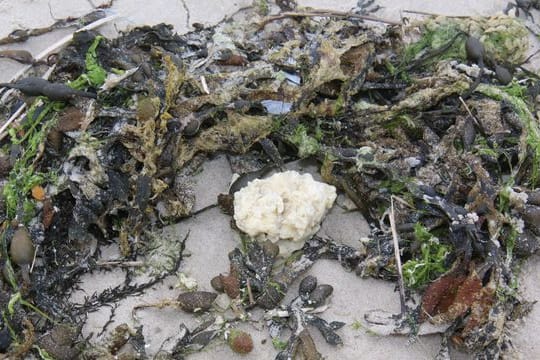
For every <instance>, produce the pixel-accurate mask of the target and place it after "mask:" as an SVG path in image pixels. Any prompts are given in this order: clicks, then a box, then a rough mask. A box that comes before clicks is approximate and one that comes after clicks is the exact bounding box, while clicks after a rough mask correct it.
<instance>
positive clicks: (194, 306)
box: [177, 291, 217, 313]
mask: <svg viewBox="0 0 540 360" xmlns="http://www.w3.org/2000/svg"><path fill="white" fill-rule="evenodd" d="M216 297H217V294H216V293H213V292H208V291H192V292H186V293H182V294H180V295H178V298H177V301H178V305H179V306H180V308H181V309H182V310H184V311H186V312H190V313H193V312H199V311H206V310H208V309H210V307H212V303H213V302H214V300H216Z"/></svg>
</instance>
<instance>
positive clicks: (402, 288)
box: [389, 195, 407, 314]
mask: <svg viewBox="0 0 540 360" xmlns="http://www.w3.org/2000/svg"><path fill="white" fill-rule="evenodd" d="M389 218H390V228H391V229H392V240H394V255H395V257H396V267H397V271H398V284H399V300H400V302H401V313H402V314H403V313H405V312H406V311H407V305H406V304H405V284H404V283H403V271H402V269H401V257H400V254H399V241H398V233H397V230H396V221H395V217H394V196H393V195H392V196H390V217H389Z"/></svg>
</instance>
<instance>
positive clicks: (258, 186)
mask: <svg viewBox="0 0 540 360" xmlns="http://www.w3.org/2000/svg"><path fill="white" fill-rule="evenodd" d="M335 199H336V188H335V187H334V186H331V185H327V184H325V183H322V182H318V181H315V180H313V177H312V176H311V174H299V173H298V172H296V171H285V172H281V173H277V174H274V175H272V176H270V177H269V178H266V179H262V180H260V179H257V180H254V181H252V182H250V183H249V184H248V185H247V186H246V187H244V188H243V189H241V190H239V191H237V192H236V193H235V195H234V219H235V220H236V225H237V226H238V228H239V229H240V230H242V231H244V232H245V233H247V234H248V235H250V236H252V237H254V238H257V239H258V240H265V239H269V240H271V241H272V242H275V243H277V244H278V245H279V250H280V254H281V255H283V256H288V255H290V254H291V253H292V252H293V251H295V250H297V249H300V248H301V247H302V246H303V245H304V241H305V240H307V239H308V238H310V237H311V236H312V235H313V234H315V233H316V232H317V231H318V230H319V228H320V223H321V221H322V219H323V217H324V216H325V215H326V212H327V211H328V209H330V208H331V207H332V204H333V203H334V200H335Z"/></svg>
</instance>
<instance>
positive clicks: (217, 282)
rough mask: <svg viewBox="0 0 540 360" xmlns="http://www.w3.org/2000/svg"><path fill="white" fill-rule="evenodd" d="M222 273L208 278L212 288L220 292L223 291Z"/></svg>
mask: <svg viewBox="0 0 540 360" xmlns="http://www.w3.org/2000/svg"><path fill="white" fill-rule="evenodd" d="M221 278H222V275H221V274H220V275H218V276H214V277H213V278H212V280H210V285H212V288H213V289H214V290H216V291H217V292H220V293H222V292H223V281H221Z"/></svg>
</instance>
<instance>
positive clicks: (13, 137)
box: [0, 1, 540, 359]
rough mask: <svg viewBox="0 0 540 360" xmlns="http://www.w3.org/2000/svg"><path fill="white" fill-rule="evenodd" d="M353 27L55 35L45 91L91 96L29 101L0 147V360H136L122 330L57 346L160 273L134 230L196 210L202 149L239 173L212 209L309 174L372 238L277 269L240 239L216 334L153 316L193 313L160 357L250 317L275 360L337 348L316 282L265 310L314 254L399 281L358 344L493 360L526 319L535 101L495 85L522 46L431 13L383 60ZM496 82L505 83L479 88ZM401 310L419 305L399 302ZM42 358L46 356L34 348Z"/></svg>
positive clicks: (363, 30)
mask: <svg viewBox="0 0 540 360" xmlns="http://www.w3.org/2000/svg"><path fill="white" fill-rule="evenodd" d="M280 3H281V4H280V6H281V7H284V8H289V7H290V8H294V4H293V2H289V3H290V4H285V2H280ZM267 4H268V3H267V2H265V1H261V2H259V5H260V7H259V10H260V11H261V12H266V11H267V10H268V8H266V5H267ZM368 5H371V3H370V4H368ZM252 19H254V20H257V19H259V20H261V19H260V18H257V17H256V16H253V17H252ZM365 19H366V16H365V14H364V13H362V12H361V11H360V10H359V12H358V13H352V14H344V13H337V12H336V13H333V12H317V11H315V12H311V13H310V12H298V13H293V14H292V15H291V14H283V16H276V17H269V18H266V19H262V20H261V22H260V23H257V24H253V23H249V22H247V23H246V22H235V21H225V22H223V23H220V24H219V25H217V26H215V27H210V28H200V29H197V31H194V32H191V33H188V34H185V35H182V36H179V35H177V34H175V33H174V32H173V31H172V27H171V26H169V25H164V24H159V25H156V26H152V27H150V26H143V27H138V28H135V29H133V30H132V31H130V32H127V33H124V34H121V35H120V36H119V37H118V38H117V39H114V40H109V39H106V38H104V37H102V36H101V35H99V34H98V33H96V32H93V31H83V32H79V33H77V34H76V36H74V39H73V41H72V42H71V43H70V44H69V45H68V46H67V47H66V48H65V49H64V50H63V51H61V52H60V53H59V54H58V58H57V63H56V67H55V69H54V71H52V74H51V79H50V80H51V81H53V82H59V83H67V84H69V85H70V86H72V87H74V88H77V89H83V88H84V89H85V90H90V91H95V92H97V94H98V95H97V99H79V98H74V99H71V100H70V101H69V102H52V101H50V100H48V99H45V98H38V99H37V100H35V101H34V102H33V103H32V105H31V106H30V108H29V111H28V112H27V113H26V116H25V117H24V119H23V120H22V122H20V124H19V125H18V126H17V127H12V128H11V129H10V131H9V135H10V138H9V139H5V140H4V141H3V143H2V154H1V156H0V159H1V160H2V161H1V162H0V165H3V166H2V168H1V170H3V171H2V172H1V173H2V174H3V176H4V180H5V181H4V183H3V190H2V194H3V199H2V200H3V205H2V206H3V208H2V209H1V210H2V212H1V216H2V220H3V225H2V227H1V237H0V239H1V248H0V250H1V252H0V264H1V265H2V268H3V273H4V274H6V275H5V276H6V277H7V282H6V283H3V282H1V283H0V286H2V290H3V291H1V292H0V307H1V308H2V314H3V316H2V319H1V320H0V352H2V353H7V354H9V356H24V355H25V354H28V353H33V354H34V355H36V356H38V355H39V356H41V357H42V358H47V357H48V356H49V357H50V356H57V357H59V358H61V357H62V356H64V357H69V356H79V355H80V356H82V357H83V358H99V357H100V356H119V354H120V353H121V352H122V351H125V352H126V353H128V352H129V354H131V355H133V356H141V357H144V356H145V354H144V338H142V330H140V329H138V330H136V331H133V330H131V329H129V328H128V327H126V326H122V327H117V328H116V329H115V331H114V334H116V335H115V336H113V337H114V338H117V340H118V339H124V340H122V341H123V342H122V343H120V340H118V341H116V340H114V339H113V340H114V341H112V343H111V344H112V345H110V346H105V347H85V348H79V347H77V348H76V351H77V354H75V353H73V352H69V351H68V350H67V349H68V348H71V347H70V345H73V344H74V343H76V342H78V341H82V342H83V343H85V339H82V336H81V334H80V328H79V327H78V326H75V325H76V324H78V323H80V322H82V321H84V318H85V316H86V313H88V312H91V311H95V310H97V309H99V308H100V307H102V306H104V305H106V306H113V307H114V306H115V305H114V304H115V303H117V302H118V301H119V300H121V299H123V298H125V297H127V296H131V295H135V294H141V293H143V292H144V291H145V290H146V289H148V288H150V287H151V286H153V285H155V284H157V283H158V282H160V281H161V280H163V279H164V278H165V277H167V276H169V275H172V274H176V273H177V271H178V267H179V265H180V263H181V261H182V259H183V256H184V250H185V241H186V238H184V239H164V238H161V237H159V236H156V235H155V234H156V232H155V230H158V229H160V228H162V227H164V226H166V225H168V224H172V223H177V222H181V221H182V219H183V218H186V217H189V216H193V215H196V214H195V213H194V212H193V208H194V203H195V196H196V194H194V193H193V190H192V187H193V186H192V183H191V182H190V178H191V176H192V175H193V174H195V173H196V172H197V170H198V168H199V166H200V165H201V163H203V162H204V160H205V159H206V157H207V156H211V155H213V154H216V153H218V152H225V153H228V154H231V155H236V156H238V157H239V158H242V157H245V158H246V159H251V160H252V162H251V164H250V166H249V167H246V170H245V171H243V174H242V176H241V177H240V178H239V180H237V181H236V182H235V183H234V184H233V186H231V190H230V193H229V194H228V195H223V196H221V197H220V205H221V206H222V207H223V208H227V211H229V212H230V211H231V208H230V196H231V195H232V194H234V192H235V191H237V190H238V189H239V188H241V187H242V186H244V185H245V184H246V183H247V182H248V181H249V180H251V179H254V178H257V177H262V176H265V175H266V174H268V173H269V172H270V171H272V170H275V169H280V168H282V167H283V166H284V163H285V162H288V161H293V160H297V159H300V158H310V159H314V160H315V161H317V162H318V164H319V165H320V173H321V176H322V179H323V180H324V181H325V182H327V183H329V184H332V185H334V186H336V187H337V188H338V189H339V190H340V191H342V192H343V193H344V194H346V195H347V196H348V197H349V198H350V199H351V200H352V201H353V202H354V204H355V205H356V207H357V208H358V210H359V211H360V212H361V213H362V215H363V216H364V217H365V218H366V219H367V220H368V222H369V223H370V225H371V228H372V233H371V234H369V236H368V237H367V238H366V239H364V240H363V242H362V244H361V245H359V246H358V248H353V247H351V246H348V245H343V244H338V243H336V242H334V241H333V240H331V239H322V238H320V237H317V236H315V237H313V238H311V239H310V240H308V241H307V242H306V244H305V245H304V247H303V248H302V249H301V250H299V251H298V252H296V253H294V254H293V255H292V257H290V258H289V259H287V260H286V261H283V260H282V259H279V255H278V251H277V250H276V248H275V245H274V246H272V244H271V243H259V242H256V241H252V239H249V237H244V238H243V239H244V241H243V244H242V246H239V247H238V248H236V249H235V250H233V251H232V252H231V253H230V254H229V260H230V268H229V273H228V274H220V275H218V276H217V277H216V278H215V279H214V280H213V282H212V286H214V288H216V290H218V291H223V292H225V294H226V295H219V296H220V297H223V296H225V297H227V296H228V297H229V298H230V299H229V300H230V303H231V308H234V311H235V317H234V319H229V320H224V319H223V318H221V317H220V316H214V313H215V311H216V310H215V309H214V301H218V296H217V294H216V293H212V292H204V291H195V292H186V293H183V294H181V295H179V297H178V298H177V299H176V300H174V301H169V302H166V301H164V302H161V303H158V304H156V305H155V306H165V305H174V304H176V305H178V306H179V307H180V308H182V309H184V310H186V311H189V312H198V311H202V310H204V312H205V313H210V314H206V315H204V316H208V318H207V319H206V321H204V322H203V323H202V324H201V325H200V326H198V327H196V328H194V329H193V330H189V329H188V327H187V326H186V325H184V324H182V325H181V326H180V331H179V336H178V339H177V341H176V344H175V346H174V348H173V349H172V350H171V351H170V352H166V354H165V353H164V354H163V358H180V357H183V356H184V355H185V354H188V353H189V352H192V351H199V350H201V349H202V348H204V347H205V346H206V345H207V344H209V343H210V342H211V341H212V340H213V339H215V338H218V337H220V335H223V336H225V334H226V329H227V327H228V326H230V325H231V324H230V323H233V322H236V321H239V320H245V319H246V318H247V317H248V314H247V310H249V309H251V308H253V307H256V306H258V307H261V308H263V309H265V310H266V311H267V312H266V317H267V319H268V321H269V323H270V325H271V335H272V338H273V343H275V344H276V345H277V346H278V347H280V350H281V351H280V352H279V353H278V355H277V358H278V359H281V358H291V357H293V356H294V355H295V354H296V355H299V354H300V353H301V354H303V356H304V357H306V358H318V357H319V356H320V354H319V353H318V351H317V348H316V346H315V343H314V340H313V338H312V337H311V335H310V333H309V330H308V327H311V326H312V327H316V328H317V329H318V330H319V331H320V332H321V334H322V335H323V337H324V338H325V340H326V341H327V342H328V343H330V344H333V345H337V344H340V343H341V342H342V340H341V337H340V336H339V335H338V333H337V331H338V329H339V328H340V327H342V326H343V325H344V324H343V323H339V322H327V321H325V320H323V319H322V318H320V317H318V316H317V315H315V314H314V310H317V311H321V310H323V309H324V305H325V301H326V299H327V298H328V297H329V296H330V295H331V293H332V289H333V288H332V286H331V285H329V284H322V285H317V281H316V279H314V278H312V277H309V276H308V277H306V278H304V279H303V281H302V282H301V285H300V289H299V295H298V296H297V297H295V298H294V299H293V300H292V301H291V302H290V303H289V304H288V305H282V304H281V302H282V300H283V299H284V297H285V295H286V293H287V291H288V290H289V288H290V286H291V284H292V283H293V281H294V280H295V279H298V278H300V277H301V276H303V274H304V272H305V271H306V270H308V269H309V268H310V267H311V266H312V265H313V264H314V263H315V262H316V261H318V260H319V259H321V258H329V259H334V260H337V261H339V262H340V264H341V265H342V266H343V267H344V268H345V269H346V270H353V271H355V272H356V273H357V274H358V275H360V276H372V277H377V278H381V279H385V280H390V281H396V280H397V281H400V282H401V281H404V285H405V286H404V287H406V290H407V291H401V296H402V305H403V311H402V313H400V314H388V313H383V312H370V313H368V314H366V321H367V323H368V327H369V328H370V329H372V331H375V332H378V333H382V334H409V335H412V336H414V335H422V334H427V333H433V332H444V333H445V337H444V340H443V344H442V345H443V351H445V350H447V349H446V348H447V347H448V344H449V341H452V342H453V343H454V344H455V345H456V346H459V347H463V348H465V349H466V350H468V351H471V352H474V353H475V354H476V355H477V356H479V357H482V356H484V357H487V358H491V357H496V356H498V355H500V354H503V353H505V352H506V351H508V350H509V349H510V339H509V337H508V332H507V331H506V328H507V324H508V323H509V322H510V321H512V320H514V319H515V318H516V315H515V314H516V313H518V312H516V311H515V310H516V309H517V308H527V304H528V303H527V302H526V301H524V300H523V299H521V298H519V296H518V295H517V293H516V291H515V281H516V280H515V279H516V274H515V272H516V266H517V265H516V264H517V262H518V261H520V260H521V259H523V258H526V257H527V256H529V255H531V254H533V253H535V252H536V251H537V250H538V248H540V245H539V244H540V243H539V241H538V236H539V235H540V230H539V229H538V225H537V223H538V214H539V210H538V209H539V206H540V201H539V200H538V199H537V197H538V196H536V197H535V194H536V193H535V188H536V186H537V185H538V181H539V177H540V168H539V165H538V164H539V163H540V130H539V127H538V119H537V115H536V111H534V109H533V106H532V105H531V104H532V101H531V99H530V98H529V96H530V94H534V91H535V89H534V85H530V86H529V84H531V83H532V81H530V78H529V74H528V73H526V72H518V71H517V69H519V66H518V65H520V62H522V61H523V60H524V59H525V53H526V50H527V48H528V44H527V42H526V40H525V39H526V36H521V35H524V34H526V30H525V28H524V27H523V26H522V24H521V23H520V22H518V21H516V20H515V19H512V18H509V17H505V16H497V17H493V18H489V19H484V18H478V19H477V18H465V19H455V18H442V17H437V18H432V19H428V20H427V21H424V22H423V23H421V24H413V25H411V26H410V27H408V28H406V33H411V32H413V31H416V30H418V29H420V30H421V37H420V38H419V39H417V41H415V42H412V43H411V42H409V43H408V44H405V42H404V41H403V39H401V38H400V36H398V32H397V30H396V29H395V28H393V27H389V28H388V29H387V30H386V32H384V33H383V32H380V31H376V30H375V29H372V28H370V27H369V26H363V25H362V26H359V21H360V20H365ZM254 25H257V26H254ZM272 29H273V30H272ZM471 37H474V39H476V40H478V41H479V42H480V43H481V44H482V46H483V47H484V48H485V59H482V60H485V64H484V65H485V69H484V70H479V71H477V70H476V67H475V66H473V65H474V64H469V63H468V60H467V56H466V55H467V54H466V52H465V47H464V44H465V41H466V39H467V38H471ZM233 39H234V40H233ZM469 60H470V59H469ZM479 65H480V64H479ZM502 65H504V66H505V69H506V70H507V72H508V74H506V75H507V76H503V77H502V78H501V76H500V75H501V70H500V66H502ZM498 66H499V67H498ZM508 69H510V70H512V71H510V70H508ZM518 79H519V80H523V81H520V82H517V81H516V80H518ZM503 83H504V84H503ZM16 101H17V99H16V98H12V99H10V100H9V102H8V103H9V104H13V103H15V102H16ZM239 162H241V161H239ZM245 163H246V164H247V163H249V161H248V160H246V161H245ZM239 167H240V166H239ZM4 170H5V171H4ZM536 195H537V194H536ZM227 205H229V206H227ZM201 211H204V210H201ZM19 224H21V225H24V227H25V228H26V229H28V234H29V236H30V239H31V242H32V246H26V248H27V249H34V250H33V251H34V254H33V255H34V256H33V258H35V259H36V261H35V264H33V265H34V266H33V268H32V271H30V272H29V273H26V272H25V270H26V267H27V265H29V264H28V261H27V260H28V259H27V257H26V256H25V258H24V262H22V261H21V262H19V261H17V259H16V256H14V254H13V253H10V251H8V249H10V247H11V244H12V242H13V241H15V240H16V239H15V240H14V239H13V238H14V235H13V233H14V232H15V231H16V229H17V227H19ZM18 236H19V235H18ZM110 243H114V244H116V245H117V246H118V248H119V249H120V255H119V256H120V257H119V259H118V260H115V261H111V262H108V263H103V262H101V261H99V260H98V259H99V249H100V248H101V246H102V245H104V244H110ZM14 247H15V245H14ZM32 260H34V259H32ZM401 263H403V264H404V265H403V266H402V267H401V266H400V264H401ZM116 265H118V266H124V265H125V268H124V269H125V270H124V271H125V273H126V278H125V281H124V282H123V283H122V284H120V285H117V286H115V287H111V288H108V289H106V290H104V291H102V292H100V293H95V294H92V295H91V296H89V297H88V298H87V299H86V300H85V301H84V302H83V303H81V304H74V303H72V302H71V300H70V298H69V294H70V293H71V292H72V291H73V289H74V288H76V286H77V283H78V281H79V280H80V279H81V276H82V275H84V274H87V273H89V272H91V271H93V270H97V269H103V268H105V269H109V268H111V267H113V266H116ZM23 268H24V269H23ZM141 275H143V276H144V275H146V276H147V278H146V280H143V281H140V280H141V277H139V276H141ZM402 290H405V289H402ZM413 293H416V294H417V295H419V296H420V298H421V302H420V304H417V305H414V304H413V303H412V302H411V301H408V300H410V299H411V296H410V295H411V294H413ZM141 307H144V306H141ZM523 313H524V312H523ZM61 322H62V323H63V324H64V323H65V325H66V327H65V328H61V327H60V326H59V323H61ZM107 325H108V324H107ZM285 328H288V330H290V331H291V336H290V338H289V339H287V340H283V339H282V338H281V337H280V334H281V330H283V329H285ZM104 331H105V328H104ZM57 333H61V334H63V336H62V338H63V340H62V341H57V338H58V337H57V336H56V334H57ZM53 335H54V336H53ZM55 342H56V344H57V345H58V347H57V348H56V349H63V350H65V351H64V352H58V353H54V351H56V350H55V345H54V343H55ZM122 349H123V350H122ZM139 349H142V350H139ZM79 350H80V353H79ZM53 353H54V354H53Z"/></svg>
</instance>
